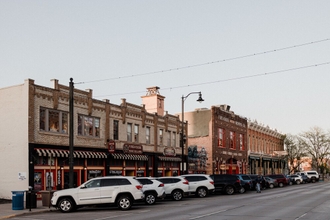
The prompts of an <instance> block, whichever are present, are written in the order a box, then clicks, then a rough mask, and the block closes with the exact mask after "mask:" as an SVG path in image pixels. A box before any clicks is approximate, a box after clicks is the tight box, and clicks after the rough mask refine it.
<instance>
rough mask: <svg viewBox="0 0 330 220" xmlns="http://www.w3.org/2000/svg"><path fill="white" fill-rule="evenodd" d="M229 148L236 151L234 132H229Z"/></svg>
mask: <svg viewBox="0 0 330 220" xmlns="http://www.w3.org/2000/svg"><path fill="white" fill-rule="evenodd" d="M230 148H232V149H236V143H235V132H233V131H231V132H230Z"/></svg>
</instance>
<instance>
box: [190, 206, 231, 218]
mask: <svg viewBox="0 0 330 220" xmlns="http://www.w3.org/2000/svg"><path fill="white" fill-rule="evenodd" d="M225 211H228V209H225V210H220V211H217V212H212V213H209V214H205V215H200V216H197V217H194V218H190V219H191V220H192V219H199V218H204V217H207V216H211V215H214V214H218V213H221V212H225Z"/></svg>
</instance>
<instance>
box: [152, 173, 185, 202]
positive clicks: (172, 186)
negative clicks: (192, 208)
mask: <svg viewBox="0 0 330 220" xmlns="http://www.w3.org/2000/svg"><path fill="white" fill-rule="evenodd" d="M157 180H159V181H160V182H162V183H164V189H165V194H166V196H168V197H172V199H173V200H175V201H179V200H182V198H183V197H184V196H186V195H189V182H188V180H186V179H185V178H184V177H182V176H171V177H169V176H165V177H158V178H157Z"/></svg>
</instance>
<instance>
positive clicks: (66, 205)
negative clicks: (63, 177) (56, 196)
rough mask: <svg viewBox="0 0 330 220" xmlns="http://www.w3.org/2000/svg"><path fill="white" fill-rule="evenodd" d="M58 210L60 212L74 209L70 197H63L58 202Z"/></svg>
mask: <svg viewBox="0 0 330 220" xmlns="http://www.w3.org/2000/svg"><path fill="white" fill-rule="evenodd" d="M57 207H58V208H59V210H60V211H61V212H64V213H67V212H71V211H73V210H75V204H74V203H73V201H72V199H71V198H63V199H61V200H60V202H59V203H58V206H57Z"/></svg>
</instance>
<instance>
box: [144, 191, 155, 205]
mask: <svg viewBox="0 0 330 220" xmlns="http://www.w3.org/2000/svg"><path fill="white" fill-rule="evenodd" d="M145 203H146V204H148V205H153V204H155V203H156V195H155V193H152V192H148V193H146V195H145Z"/></svg>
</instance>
